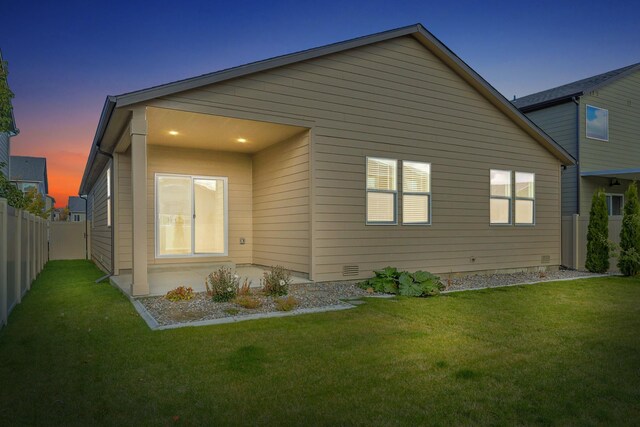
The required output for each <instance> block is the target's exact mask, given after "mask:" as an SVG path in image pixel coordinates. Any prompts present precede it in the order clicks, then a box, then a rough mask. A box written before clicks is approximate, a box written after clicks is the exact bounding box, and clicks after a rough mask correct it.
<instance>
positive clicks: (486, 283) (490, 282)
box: [442, 269, 600, 291]
mask: <svg viewBox="0 0 640 427" xmlns="http://www.w3.org/2000/svg"><path fill="white" fill-rule="evenodd" d="M596 276H600V275H599V274H594V273H589V272H588V271H576V270H565V269H561V270H558V271H546V272H526V273H511V274H504V273H497V274H474V275H469V276H463V277H455V278H452V279H450V280H447V278H446V277H442V282H443V283H444V284H445V285H446V291H463V290H467V289H481V288H498V287H500V286H512V285H518V284H525V283H532V282H552V281H554V280H567V279H579V278H582V277H596Z"/></svg>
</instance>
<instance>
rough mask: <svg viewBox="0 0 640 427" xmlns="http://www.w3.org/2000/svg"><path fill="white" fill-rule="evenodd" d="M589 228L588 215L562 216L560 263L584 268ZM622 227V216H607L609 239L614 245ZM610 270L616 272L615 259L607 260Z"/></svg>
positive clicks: (580, 268)
mask: <svg viewBox="0 0 640 427" xmlns="http://www.w3.org/2000/svg"><path fill="white" fill-rule="evenodd" d="M588 228H589V216H588V215H587V216H580V215H572V216H563V217H562V265H564V266H565V267H569V268H573V269H575V270H584V269H585V267H584V263H585V262H586V260H587V229H588ZM621 229H622V217H609V240H610V241H611V242H613V243H615V244H616V245H618V244H620V230H621ZM609 263H610V268H609V271H611V272H614V273H616V272H618V266H617V259H616V258H614V257H611V259H610V260H609Z"/></svg>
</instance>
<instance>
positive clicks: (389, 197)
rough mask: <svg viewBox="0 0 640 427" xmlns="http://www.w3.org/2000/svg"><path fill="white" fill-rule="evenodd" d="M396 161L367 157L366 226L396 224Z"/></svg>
mask: <svg viewBox="0 0 640 427" xmlns="http://www.w3.org/2000/svg"><path fill="white" fill-rule="evenodd" d="M397 168H398V161H397V160H394V159H381V158H377V157H367V224H396V223H397V218H396V204H397V203H398V189H397V176H398V173H397Z"/></svg>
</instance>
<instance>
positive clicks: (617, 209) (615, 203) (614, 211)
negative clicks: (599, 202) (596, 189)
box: [607, 194, 624, 216]
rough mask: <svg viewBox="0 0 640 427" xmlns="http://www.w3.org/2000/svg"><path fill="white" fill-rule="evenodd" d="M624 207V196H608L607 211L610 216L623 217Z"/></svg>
mask: <svg viewBox="0 0 640 427" xmlns="http://www.w3.org/2000/svg"><path fill="white" fill-rule="evenodd" d="M623 206H624V196H623V195H622V194H607V210H608V211H609V216H621V215H622V209H623Z"/></svg>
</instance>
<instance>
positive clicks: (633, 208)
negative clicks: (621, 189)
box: [618, 181, 640, 276]
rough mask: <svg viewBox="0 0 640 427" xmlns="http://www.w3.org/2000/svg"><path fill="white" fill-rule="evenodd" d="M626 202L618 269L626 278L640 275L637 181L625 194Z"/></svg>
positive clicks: (639, 225)
mask: <svg viewBox="0 0 640 427" xmlns="http://www.w3.org/2000/svg"><path fill="white" fill-rule="evenodd" d="M624 200H625V201H624V216H623V217H622V229H621V230H620V256H619V257H618V268H619V269H620V272H621V273H622V274H624V275H625V276H635V275H637V274H638V273H640V201H638V187H637V186H636V183H635V181H634V182H632V183H631V185H629V188H627V191H626V192H625V193H624Z"/></svg>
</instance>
